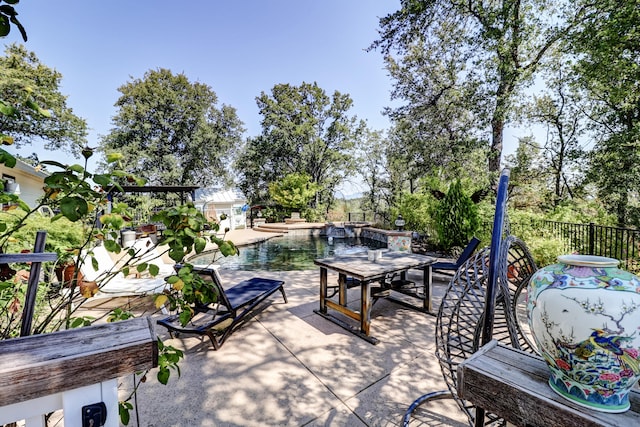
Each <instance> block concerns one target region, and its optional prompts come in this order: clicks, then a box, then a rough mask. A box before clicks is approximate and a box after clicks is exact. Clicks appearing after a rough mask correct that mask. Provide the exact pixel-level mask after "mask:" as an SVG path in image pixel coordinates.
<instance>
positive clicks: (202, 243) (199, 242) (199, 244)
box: [194, 237, 207, 254]
mask: <svg viewBox="0 0 640 427" xmlns="http://www.w3.org/2000/svg"><path fill="white" fill-rule="evenodd" d="M206 246H207V241H206V240H204V239H203V238H202V237H198V238H197V239H196V241H195V243H194V247H195V251H196V253H197V254H199V253H200V252H202V251H203V250H204V248H205V247H206Z"/></svg>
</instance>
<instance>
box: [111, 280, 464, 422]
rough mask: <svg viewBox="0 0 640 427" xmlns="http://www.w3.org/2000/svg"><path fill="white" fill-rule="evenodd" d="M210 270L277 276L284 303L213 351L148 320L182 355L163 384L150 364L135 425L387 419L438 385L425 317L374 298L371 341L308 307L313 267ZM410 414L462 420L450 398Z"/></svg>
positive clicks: (314, 294) (277, 300)
mask: <svg viewBox="0 0 640 427" xmlns="http://www.w3.org/2000/svg"><path fill="white" fill-rule="evenodd" d="M220 274H221V276H222V279H223V281H224V282H225V283H228V284H229V285H233V284H234V283H237V282H238V281H240V280H244V279H248V278H251V277H256V276H260V277H267V278H274V279H280V280H284V281H285V282H286V284H285V290H286V293H287V298H288V300H289V303H288V304H284V303H283V302H282V299H281V297H280V296H279V293H275V294H274V295H273V296H272V297H270V298H269V299H268V300H267V301H266V302H265V303H264V304H263V305H261V306H260V309H259V310H257V311H256V312H255V315H254V317H253V318H251V319H249V320H248V321H247V322H246V323H245V324H244V325H243V326H242V327H241V328H240V329H239V330H237V331H236V332H235V333H233V334H232V335H231V336H230V337H229V339H228V340H227V342H226V343H225V344H224V346H223V347H222V348H221V349H220V350H219V351H214V350H213V347H212V345H211V343H210V342H209V339H208V338H204V339H200V338H197V337H192V336H181V337H180V338H177V339H170V338H169V336H168V333H167V332H166V330H164V328H162V327H158V328H157V332H158V334H159V336H160V337H161V338H162V339H163V340H164V341H165V343H166V344H169V345H173V346H175V347H177V348H179V349H183V350H184V351H185V353H186V360H185V361H184V362H183V363H181V364H180V369H181V371H182V376H181V377H180V378H178V377H177V375H176V373H175V372H173V371H172V374H171V375H172V377H171V379H170V380H169V384H168V385H167V386H163V385H161V384H159V383H158V381H157V379H156V378H155V375H156V373H157V371H156V370H154V371H152V373H151V374H150V375H149V376H148V379H147V382H146V383H145V384H143V385H142V386H141V388H140V391H139V394H138V399H139V401H138V407H139V411H140V414H139V415H140V424H139V425H140V426H143V427H160V426H162V427H165V426H249V427H251V426H280V425H292V426H298V425H299V426H397V425H399V424H400V422H401V420H402V416H403V414H404V412H405V411H406V409H407V408H408V406H409V405H410V404H411V402H413V401H414V400H415V399H416V398H418V397H419V396H420V395H422V394H424V393H426V392H429V391H432V390H439V389H442V388H444V383H443V381H442V378H441V374H440V367H439V365H438V363H437V360H436V359H435V356H434V354H433V353H434V349H435V343H434V338H433V330H434V327H435V317H433V316H430V315H428V314H425V313H421V312H418V311H415V310H410V309H407V308H405V307H402V306H400V305H398V304H396V303H393V302H391V301H387V300H384V299H381V300H379V301H378V302H377V303H376V305H375V306H374V308H373V319H372V324H371V327H372V331H371V335H372V336H375V337H377V338H378V339H380V343H379V344H378V345H372V344H370V343H368V342H366V341H364V340H362V339H361V338H359V337H357V336H355V335H353V334H351V333H349V332H347V331H346V330H344V329H343V328H341V327H340V326H338V325H336V324H334V323H332V322H330V321H328V320H326V319H325V318H323V317H321V316H319V315H318V314H316V313H314V312H313V310H314V309H317V308H318V307H319V295H318V293H319V292H318V286H319V273H318V270H313V271H290V272H263V271H227V270H222V271H221V272H220ZM417 275H418V276H419V280H421V273H420V272H419V271H418V272H417ZM329 282H330V284H331V283H336V282H337V275H335V274H334V275H331V274H330V275H329ZM434 288H441V289H444V286H443V285H441V284H438V285H437V286H434ZM439 292H440V291H439ZM434 293H435V292H434ZM442 293H443V292H440V294H442ZM359 298H360V292H359V289H358V288H354V289H350V290H349V292H348V301H349V305H350V306H354V307H357V306H358V305H359ZM438 298H439V297H438ZM438 302H439V300H438ZM434 306H435V298H434ZM336 314H337V313H336ZM157 316H158V315H156V317H157ZM349 321H350V322H351V323H352V324H354V325H355V324H356V322H355V321H353V320H352V319H349ZM121 380H122V381H123V386H122V387H120V397H121V398H123V397H125V396H126V395H127V394H128V392H130V390H131V387H132V384H131V377H127V378H122V379H121ZM445 403H446V402H445ZM447 405H449V406H447ZM416 414H417V418H416V421H417V422H418V424H417V425H425V426H426V425H429V426H445V425H453V426H456V427H457V426H458V424H455V422H457V421H456V420H457V418H456V416H457V415H459V416H461V417H462V418H460V419H462V420H463V421H464V417H463V416H462V413H460V412H459V410H458V409H457V406H455V403H453V402H449V403H446V404H443V401H436V402H434V403H432V404H431V405H428V406H427V405H425V408H422V407H421V408H419V410H418V411H416ZM132 416H134V414H133V413H132ZM130 425H136V424H135V420H133V419H132V421H131V423H130Z"/></svg>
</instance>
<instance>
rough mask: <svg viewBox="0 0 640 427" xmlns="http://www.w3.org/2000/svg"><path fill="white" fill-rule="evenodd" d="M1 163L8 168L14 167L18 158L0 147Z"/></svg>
mask: <svg viewBox="0 0 640 427" xmlns="http://www.w3.org/2000/svg"><path fill="white" fill-rule="evenodd" d="M0 164H4V165H5V166H6V167H8V168H12V167H14V166H15V165H16V158H15V157H13V156H12V155H11V154H9V153H8V152H7V151H5V150H3V149H1V148H0Z"/></svg>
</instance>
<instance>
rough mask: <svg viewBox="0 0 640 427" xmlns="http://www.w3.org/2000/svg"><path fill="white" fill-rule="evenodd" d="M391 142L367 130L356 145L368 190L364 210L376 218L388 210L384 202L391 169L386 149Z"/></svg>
mask: <svg viewBox="0 0 640 427" xmlns="http://www.w3.org/2000/svg"><path fill="white" fill-rule="evenodd" d="M388 146H389V141H388V140H387V139H386V138H385V137H383V134H382V132H380V131H371V130H369V129H365V131H364V132H362V134H361V135H360V136H359V139H358V142H357V143H356V159H357V162H358V165H359V168H358V172H359V173H360V175H361V176H362V179H363V180H364V184H365V185H366V186H367V188H368V190H366V191H365V194H364V197H363V199H362V209H363V210H364V211H365V212H366V211H371V212H373V216H374V218H377V217H378V216H379V215H381V214H383V213H384V212H386V211H387V210H388V206H386V204H385V203H383V202H384V200H385V199H386V197H385V193H386V191H387V189H388V182H389V169H388V168H387V158H386V154H385V152H386V149H387V147H388Z"/></svg>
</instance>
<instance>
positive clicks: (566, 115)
mask: <svg viewBox="0 0 640 427" xmlns="http://www.w3.org/2000/svg"><path fill="white" fill-rule="evenodd" d="M566 68H567V69H568V68H570V67H569V66H568V65H567V64H566V63H559V62H553V63H551V64H549V67H548V68H547V69H545V75H546V77H547V78H546V83H547V87H548V88H549V92H548V93H545V94H543V95H541V96H534V97H533V102H532V104H531V105H530V106H529V109H528V116H529V119H530V120H532V121H534V122H537V123H539V124H542V125H543V126H546V128H547V137H546V140H545V141H544V142H543V144H542V153H541V155H542V156H543V157H544V159H545V165H543V168H544V169H546V170H547V171H548V173H549V175H550V178H551V179H550V181H551V183H550V184H551V186H552V187H553V200H552V203H553V205H554V206H557V205H558V204H559V203H560V202H561V201H563V200H566V199H567V198H569V197H573V189H574V187H575V186H576V185H578V181H579V180H580V179H581V178H583V177H582V176H581V175H582V174H581V173H580V170H579V169H580V168H578V163H579V162H580V160H583V159H584V150H583V148H582V146H581V143H582V141H581V136H582V134H583V132H584V130H585V124H584V122H585V119H586V117H585V115H584V113H583V109H584V105H583V103H582V102H581V99H580V97H579V94H578V93H576V92H575V91H573V90H571V87H570V79H569V77H568V73H567V72H566V71H565V69H566Z"/></svg>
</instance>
